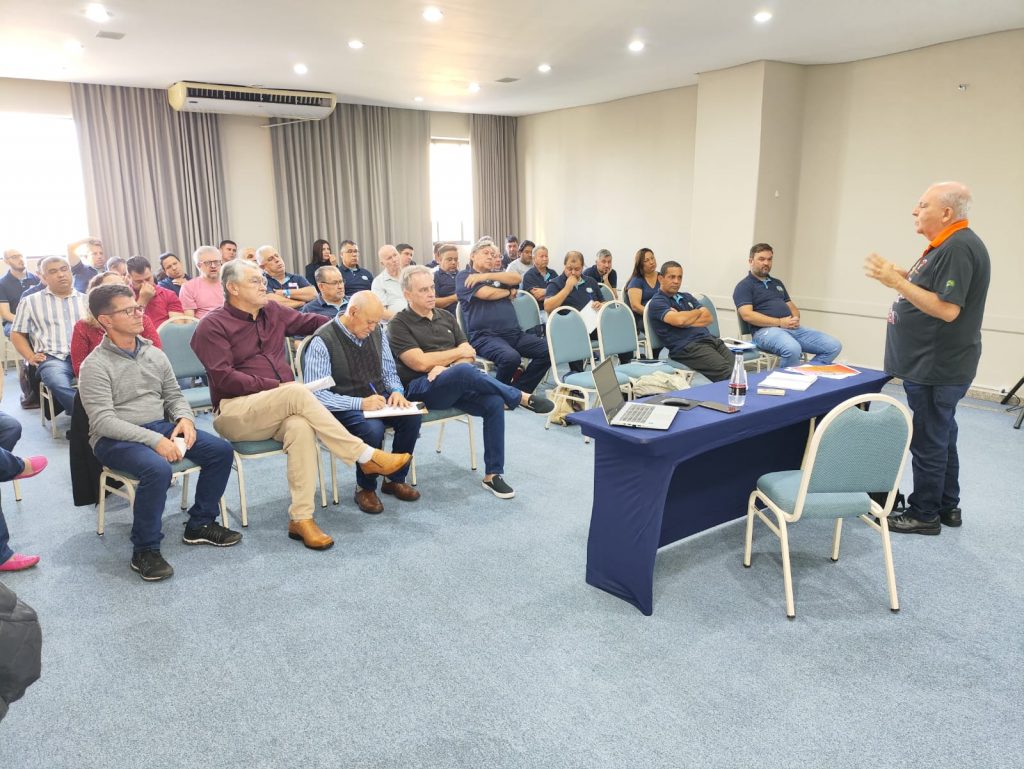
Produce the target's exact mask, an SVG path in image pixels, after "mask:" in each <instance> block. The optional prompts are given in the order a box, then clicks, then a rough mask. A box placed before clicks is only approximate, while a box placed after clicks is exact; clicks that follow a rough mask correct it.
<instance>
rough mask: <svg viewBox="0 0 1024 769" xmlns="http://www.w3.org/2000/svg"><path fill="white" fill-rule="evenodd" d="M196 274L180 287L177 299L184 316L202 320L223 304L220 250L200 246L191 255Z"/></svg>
mask: <svg viewBox="0 0 1024 769" xmlns="http://www.w3.org/2000/svg"><path fill="white" fill-rule="evenodd" d="M192 262H193V263H194V264H195V266H196V270H197V271H198V274H197V275H196V277H194V278H192V280H190V281H188V282H186V283H185V285H183V286H182V287H181V293H180V294H179V298H180V299H181V306H182V308H183V309H184V311H185V314H186V315H187V316H189V317H190V318H199V319H201V318H204V317H205V316H206V315H207V314H208V313H209V312H211V311H212V310H216V309H217V308H218V307H220V306H221V305H222V304H224V293H223V292H222V291H221V287H220V265H221V256H220V250H219V249H216V248H214V247H213V246H200V247H199V248H197V249H196V250H195V252H194V253H193V254H192Z"/></svg>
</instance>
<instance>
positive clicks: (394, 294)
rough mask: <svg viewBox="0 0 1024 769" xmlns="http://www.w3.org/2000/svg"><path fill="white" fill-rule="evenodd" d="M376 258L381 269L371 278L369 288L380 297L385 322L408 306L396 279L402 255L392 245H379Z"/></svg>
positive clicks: (400, 267)
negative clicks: (371, 282)
mask: <svg viewBox="0 0 1024 769" xmlns="http://www.w3.org/2000/svg"><path fill="white" fill-rule="evenodd" d="M377 258H378V259H379V260H380V263H381V266H382V267H383V269H382V270H381V271H380V274H379V275H378V276H377V277H376V278H374V279H373V284H372V285H371V286H370V288H371V289H373V293H375V294H376V295H377V298H378V299H380V303H381V306H382V307H383V312H384V315H383V317H382V320H383V321H384V322H385V323H387V322H388V321H389V320H391V319H392V318H393V317H395V315H396V314H398V313H400V312H401V311H402V310H404V309H405V308H406V307H407V306H408V305H407V304H406V301H405V294H404V293H403V292H402V284H401V282H400V281H399V279H398V276H399V274H400V273H401V271H402V255H401V254H400V253H399V251H398V249H397V248H395V247H394V246H381V248H380V250H379V251H378V252H377Z"/></svg>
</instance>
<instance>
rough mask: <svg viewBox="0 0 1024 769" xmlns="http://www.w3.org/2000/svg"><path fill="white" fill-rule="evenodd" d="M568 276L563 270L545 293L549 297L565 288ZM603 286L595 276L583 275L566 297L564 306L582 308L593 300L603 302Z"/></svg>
mask: <svg viewBox="0 0 1024 769" xmlns="http://www.w3.org/2000/svg"><path fill="white" fill-rule="evenodd" d="M566 280H567V278H566V275H565V273H564V272H563V273H562V274H561V275H559V276H558V277H556V278H555V279H554V280H552V281H551V282H550V283H548V287H547V289H546V291H545V295H546V296H547V297H548V298H551V297H553V296H554V295H555V294H557V293H558V292H559V291H561V290H562V289H563V288H565V282H566ZM601 301H603V300H602V299H601V288H600V287H599V286H598V285H597V283H596V282H595V281H594V279H593V278H588V277H583V276H581V278H580V282H579V283H577V284H576V285H575V286H573V289H572V291H570V292H569V295H568V296H567V297H565V301H564V302H562V305H561V306H562V307H572V308H574V309H577V310H582V309H583V308H584V307H586V306H587V305H588V304H590V303H591V302H601Z"/></svg>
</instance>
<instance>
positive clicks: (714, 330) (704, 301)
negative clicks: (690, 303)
mask: <svg viewBox="0 0 1024 769" xmlns="http://www.w3.org/2000/svg"><path fill="white" fill-rule="evenodd" d="M697 301H698V302H700V303H701V306H702V307H705V308H706V309H707V311H708V312H710V313H711V325H710V326H708V327H707V328H708V333H710V334H711V336H717V337H720V336H722V331H721V329H720V328H719V326H718V310H716V309H715V303H714V302H712V301H711V300H710V299H709V298H708V297H707V296H706V295H705V294H701V295H700V297H699V298H698V299H697Z"/></svg>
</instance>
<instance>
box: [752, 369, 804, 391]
mask: <svg viewBox="0 0 1024 769" xmlns="http://www.w3.org/2000/svg"><path fill="white" fill-rule="evenodd" d="M817 379H818V377H816V376H811V375H808V374H787V373H786V372H784V371H773V372H772V373H771V374H769V375H768V376H766V377H765V378H764V379H762V380H761V381H760V382H758V383H757V386H758V387H777V388H779V389H781V390H806V389H807V388H808V387H810V386H811V385H812V384H814V383H815V382H816V381H817Z"/></svg>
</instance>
